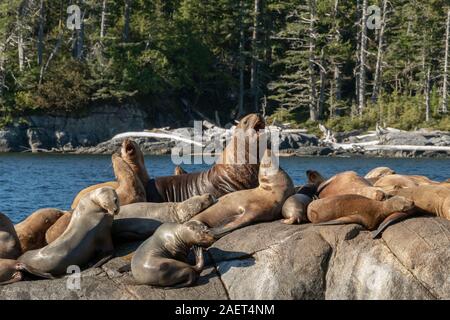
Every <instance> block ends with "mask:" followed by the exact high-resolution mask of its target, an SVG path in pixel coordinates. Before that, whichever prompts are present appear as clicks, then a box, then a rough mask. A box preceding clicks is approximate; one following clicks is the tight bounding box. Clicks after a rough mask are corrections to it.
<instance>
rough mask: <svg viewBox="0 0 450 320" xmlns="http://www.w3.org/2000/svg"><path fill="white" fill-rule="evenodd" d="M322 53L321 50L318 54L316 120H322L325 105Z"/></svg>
mask: <svg viewBox="0 0 450 320" xmlns="http://www.w3.org/2000/svg"><path fill="white" fill-rule="evenodd" d="M324 61H325V59H324V53H323V49H322V51H321V54H320V65H321V67H320V91H319V101H318V102H317V113H318V114H317V116H318V118H319V119H320V118H322V116H323V110H324V105H325V84H326V83H325V82H326V70H325V69H324V68H323V65H324Z"/></svg>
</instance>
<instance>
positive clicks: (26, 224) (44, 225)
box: [14, 208, 64, 253]
mask: <svg viewBox="0 0 450 320" xmlns="http://www.w3.org/2000/svg"><path fill="white" fill-rule="evenodd" d="M63 214H64V212H63V211H61V210H59V209H55V208H45V209H39V210H37V211H35V212H33V213H32V214H31V215H30V216H28V217H27V218H26V219H25V220H24V221H22V222H20V223H18V224H16V225H15V226H14V228H15V229H16V232H17V236H18V237H19V241H20V246H21V248H22V253H25V252H27V251H30V250H35V249H39V248H42V247H44V246H46V245H47V242H46V241H45V233H46V232H47V230H48V229H49V228H50V227H51V226H52V225H53V224H54V223H55V222H56V221H57V220H58V219H59V218H60V217H61V216H62V215H63Z"/></svg>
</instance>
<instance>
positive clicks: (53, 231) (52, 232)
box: [45, 211, 72, 244]
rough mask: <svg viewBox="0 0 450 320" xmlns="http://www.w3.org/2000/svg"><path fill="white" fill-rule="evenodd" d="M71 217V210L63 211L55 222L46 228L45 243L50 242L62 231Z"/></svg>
mask: <svg viewBox="0 0 450 320" xmlns="http://www.w3.org/2000/svg"><path fill="white" fill-rule="evenodd" d="M71 217H72V212H69V211H65V212H64V214H63V215H62V216H61V217H60V218H59V219H58V220H56V222H55V223H54V224H53V225H52V226H51V227H50V228H48V230H47V232H46V233H45V241H46V242H47V244H50V243H52V242H53V241H55V240H56V239H57V238H58V237H59V236H60V235H62V234H63V233H64V231H65V230H66V229H67V226H68V225H69V223H70V219H71Z"/></svg>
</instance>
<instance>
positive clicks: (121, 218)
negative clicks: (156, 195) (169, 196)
mask: <svg viewBox="0 0 450 320" xmlns="http://www.w3.org/2000/svg"><path fill="white" fill-rule="evenodd" d="M215 201H216V200H215V199H214V198H213V197H212V196H211V195H210V194H204V195H201V196H193V197H192V198H190V199H188V200H186V201H183V202H164V203H152V202H141V203H133V204H128V205H126V206H121V207H120V212H119V214H117V215H116V216H115V217H114V222H113V226H112V235H113V238H115V239H126V240H145V239H147V238H148V237H150V236H151V235H152V234H153V233H154V232H155V230H156V229H157V228H158V227H159V226H160V225H161V224H162V223H164V222H176V223H184V222H186V221H188V220H189V219H191V218H192V217H194V216H195V215H197V214H198V213H199V212H201V211H203V210H205V209H206V208H208V207H209V206H211V205H212V204H213V203H214V202H215Z"/></svg>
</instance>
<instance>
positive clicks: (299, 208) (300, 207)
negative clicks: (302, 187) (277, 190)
mask: <svg viewBox="0 0 450 320" xmlns="http://www.w3.org/2000/svg"><path fill="white" fill-rule="evenodd" d="M311 201H312V198H311V197H308V196H307V195H306V194H301V193H297V194H294V195H292V196H290V197H289V198H287V199H286V201H285V202H284V204H283V207H282V209H281V215H282V216H283V218H284V220H282V222H283V223H285V224H294V223H298V224H300V223H302V222H307V221H308V218H307V216H306V212H307V211H306V210H307V208H308V205H309V204H310V203H311Z"/></svg>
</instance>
